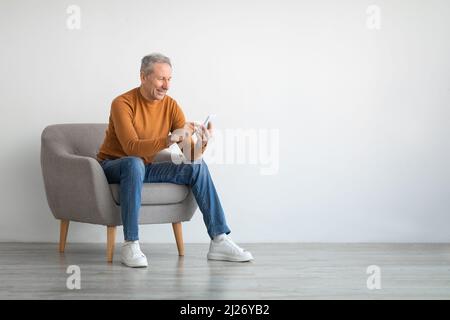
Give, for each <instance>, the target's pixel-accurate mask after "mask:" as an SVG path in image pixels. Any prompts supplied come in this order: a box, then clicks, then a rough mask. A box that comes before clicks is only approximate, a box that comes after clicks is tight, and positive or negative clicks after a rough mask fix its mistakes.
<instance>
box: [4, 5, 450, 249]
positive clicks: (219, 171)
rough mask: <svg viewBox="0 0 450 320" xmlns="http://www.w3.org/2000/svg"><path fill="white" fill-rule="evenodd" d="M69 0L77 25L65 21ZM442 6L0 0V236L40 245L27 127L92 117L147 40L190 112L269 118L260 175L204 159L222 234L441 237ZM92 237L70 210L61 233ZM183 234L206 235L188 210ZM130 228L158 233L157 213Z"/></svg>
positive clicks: (248, 123) (448, 91)
mask: <svg viewBox="0 0 450 320" xmlns="http://www.w3.org/2000/svg"><path fill="white" fill-rule="evenodd" d="M73 4H74V5H78V6H79V7H80V8H81V29H79V30H76V29H75V30H70V29H68V28H67V25H66V22H67V21H66V20H67V18H68V17H69V14H67V13H66V9H67V7H68V6H69V5H73ZM369 5H377V6H378V7H379V8H380V9H381V25H380V27H381V28H380V29H379V30H373V29H369V28H368V27H367V25H366V21H367V19H368V13H367V12H366V9H367V8H368V6H369ZM371 14H372V13H371V12H369V15H371ZM449 18H450V2H448V1H446V0H442V1H437V0H434V1H419V0H416V1H412V0H401V1H400V0H397V1H377V0H374V1H364V0H361V1H358V0H348V1H333V0H320V1H312V0H311V1H294V0H291V1H287V0H284V1H283V0H281V1H275V0H266V1H261V0H252V1H237V0H235V1H225V0H223V1H217V0H212V1H211V0H198V1H182V0H171V1H136V0H130V1H118V0H115V1H110V0H108V1H106V0H101V1H100V0H97V1H87V0H73V1H72V0H71V1H56V0H54V1H23V0H20V1H17V0H1V1H0V46H1V47H0V73H1V78H0V101H1V102H0V103H1V104H0V106H1V114H2V116H1V118H2V122H1V123H2V125H1V127H0V139H1V151H2V155H1V157H0V168H1V170H2V171H1V179H0V181H1V182H0V185H1V193H0V197H1V213H0V221H1V222H0V241H51V242H54V241H57V239H58V231H59V230H58V223H57V221H56V220H55V219H54V218H53V216H52V214H51V213H50V211H49V208H48V206H47V202H46V198H45V193H44V188H43V181H42V176H41V169H40V163H39V153H40V134H41V132H42V130H43V128H44V127H45V126H47V125H49V124H54V123H77V122H106V121H107V120H108V115H109V107H110V102H111V100H112V99H113V98H114V97H115V96H117V95H119V94H120V93H123V92H125V91H127V90H129V89H131V88H133V87H135V86H137V85H138V84H139V82H138V80H139V78H138V69H139V62H140V58H141V57H142V56H143V55H144V54H147V53H150V52H153V51H160V52H162V53H164V54H166V55H168V56H170V57H171V58H172V60H173V64H174V80H173V84H172V89H171V91H170V92H169V94H170V95H171V96H172V97H174V98H175V99H177V101H178V102H179V103H180V105H181V106H182V107H183V109H184V111H185V113H186V115H187V116H188V118H189V119H194V120H201V119H203V118H204V117H205V116H206V115H207V114H208V113H216V114H217V115H218V119H217V127H218V132H225V129H228V130H236V129H238V128H241V129H246V130H253V131H255V132H257V130H258V129H275V130H279V131H278V132H279V145H278V147H276V144H274V145H272V147H271V146H269V148H272V151H275V152H276V153H275V155H276V156H278V162H279V166H278V172H277V173H276V174H272V175H263V174H261V166H260V165H258V164H247V165H245V164H244V165H243V164H219V163H216V164H214V163H212V164H210V170H211V172H212V174H213V178H214V180H215V183H216V187H217V189H218V191H219V193H220V196H221V199H222V203H223V207H224V209H225V211H226V214H227V216H228V221H229V224H230V227H231V228H232V230H233V237H234V239H236V240H238V241H242V242H261V241H264V242H272V241H274V242H275V241H319V242H327V241H330V242H335V241H336V242H354V241H368V242H371V241H394V242H396V241H398V242H407V241H411V242H419V241H431V242H438V241H445V242H448V241H450V229H449V225H450V214H449V210H450V197H449V194H450V193H449V187H450V179H449V178H450V170H449V163H450V161H449V160H450V151H449V150H450V148H449V147H450V142H449V136H450V111H449V106H450V87H449V84H450V59H449V57H450V41H449V40H450V19H449ZM221 130H222V131H221ZM273 146H275V147H273ZM265 147H266V148H267V147H268V145H267V144H266V145H265ZM273 148H276V149H273ZM274 159H275V158H274ZM105 233H106V232H105V230H104V228H103V227H99V226H92V225H87V224H78V223H74V224H73V225H72V226H71V230H70V233H69V241H72V242H74V241H81V242H84V241H88V242H90V241H92V242H95V241H104V240H105ZM119 235H120V233H119ZM184 235H185V240H186V241H187V242H206V241H208V237H207V234H206V231H205V227H204V225H203V222H202V219H201V216H200V212H197V214H196V216H195V217H194V219H193V221H192V222H190V223H187V224H185V230H184ZM141 239H142V240H143V241H146V242H172V241H173V235H172V231H171V226H170V225H153V226H143V227H141Z"/></svg>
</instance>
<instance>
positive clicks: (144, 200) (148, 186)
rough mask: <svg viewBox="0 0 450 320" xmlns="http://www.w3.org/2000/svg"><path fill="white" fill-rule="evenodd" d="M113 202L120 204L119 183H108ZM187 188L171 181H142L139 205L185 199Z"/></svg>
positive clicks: (177, 201)
mask: <svg viewBox="0 0 450 320" xmlns="http://www.w3.org/2000/svg"><path fill="white" fill-rule="evenodd" d="M109 186H110V189H111V193H112V196H113V199H114V202H115V203H116V204H117V205H120V185H119V184H110V185H109ZM188 193H189V188H188V186H186V185H179V184H173V183H144V184H143V186H142V193H141V205H161V204H173V203H179V202H182V201H183V200H184V199H186V197H187V195H188Z"/></svg>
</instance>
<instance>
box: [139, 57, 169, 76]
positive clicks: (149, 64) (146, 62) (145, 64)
mask: <svg viewBox="0 0 450 320" xmlns="http://www.w3.org/2000/svg"><path fill="white" fill-rule="evenodd" d="M155 63H167V64H168V65H169V66H170V67H172V64H171V63H170V59H169V58H168V57H166V56H165V55H163V54H161V53H156V52H155V53H150V54H148V55H146V56H145V57H143V58H142V61H141V72H143V73H144V74H145V75H148V74H150V73H152V72H153V66H154V65H155Z"/></svg>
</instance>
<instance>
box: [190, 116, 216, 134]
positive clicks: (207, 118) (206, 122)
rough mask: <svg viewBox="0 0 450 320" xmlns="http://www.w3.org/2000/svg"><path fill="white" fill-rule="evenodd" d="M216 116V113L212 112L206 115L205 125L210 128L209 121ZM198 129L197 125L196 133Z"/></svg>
mask: <svg viewBox="0 0 450 320" xmlns="http://www.w3.org/2000/svg"><path fill="white" fill-rule="evenodd" d="M215 117H216V115H215V114H210V115H208V116H207V117H206V119H205V121H204V122H203V125H204V126H205V127H206V128H208V123H210V122H211V121H212V120H213V119H214V118H215ZM197 131H198V129H197V127H195V129H194V133H196V132H197Z"/></svg>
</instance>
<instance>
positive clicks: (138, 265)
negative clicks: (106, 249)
mask: <svg viewBox="0 0 450 320" xmlns="http://www.w3.org/2000/svg"><path fill="white" fill-rule="evenodd" d="M120 262H121V263H122V264H123V265H125V266H127V267H130V268H147V267H148V264H146V265H143V264H132V263H126V262H123V261H120Z"/></svg>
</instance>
